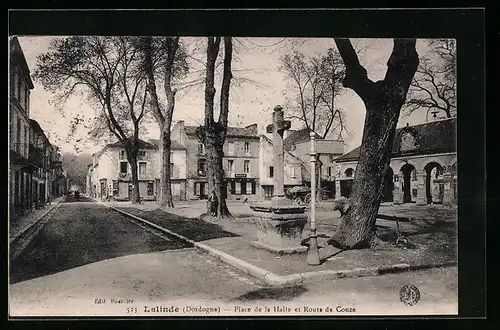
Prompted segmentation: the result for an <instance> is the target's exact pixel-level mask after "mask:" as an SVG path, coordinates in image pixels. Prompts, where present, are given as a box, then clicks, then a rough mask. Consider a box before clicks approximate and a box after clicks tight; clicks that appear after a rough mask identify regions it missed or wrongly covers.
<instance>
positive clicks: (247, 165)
mask: <svg viewBox="0 0 500 330" xmlns="http://www.w3.org/2000/svg"><path fill="white" fill-rule="evenodd" d="M243 173H250V161H249V160H245V161H244V162H243Z"/></svg>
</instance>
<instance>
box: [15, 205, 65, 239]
mask: <svg viewBox="0 0 500 330" xmlns="http://www.w3.org/2000/svg"><path fill="white" fill-rule="evenodd" d="M62 200H63V199H60V200H59V201H58V202H57V203H54V204H51V205H50V208H49V209H47V210H45V212H43V213H41V214H40V216H39V217H38V218H37V219H36V220H34V221H32V222H31V223H29V224H27V225H26V226H25V227H24V228H23V229H21V230H20V231H18V232H17V233H15V234H14V235H12V236H10V237H9V242H10V243H13V242H15V241H16V240H17V239H18V238H19V237H21V236H22V235H23V234H24V233H25V232H27V231H28V230H29V229H30V228H31V227H33V226H34V225H35V224H37V223H38V222H39V221H40V219H42V218H43V217H44V216H46V215H47V214H49V213H50V212H51V211H52V210H54V209H55V208H56V207H57V205H59V204H60V203H61V202H62Z"/></svg>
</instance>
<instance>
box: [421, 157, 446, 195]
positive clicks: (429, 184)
mask: <svg viewBox="0 0 500 330" xmlns="http://www.w3.org/2000/svg"><path fill="white" fill-rule="evenodd" d="M424 169H425V174H426V175H425V195H426V198H427V204H435V203H442V200H443V193H444V189H443V185H442V184H439V183H435V182H434V180H435V179H438V178H440V177H441V176H442V174H443V167H442V166H441V165H440V164H439V163H436V162H432V163H429V164H427V165H425V168H424Z"/></svg>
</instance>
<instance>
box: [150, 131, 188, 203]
mask: <svg viewBox="0 0 500 330" xmlns="http://www.w3.org/2000/svg"><path fill="white" fill-rule="evenodd" d="M149 143H152V144H154V145H156V146H157V148H158V152H155V153H154V157H155V165H156V166H155V169H154V171H155V178H156V179H155V181H156V197H157V198H159V197H160V195H161V186H160V178H161V167H162V164H163V162H162V158H163V150H162V149H161V145H160V140H149ZM170 189H171V192H172V199H174V200H186V148H184V147H183V146H181V145H180V144H179V143H177V142H176V141H170Z"/></svg>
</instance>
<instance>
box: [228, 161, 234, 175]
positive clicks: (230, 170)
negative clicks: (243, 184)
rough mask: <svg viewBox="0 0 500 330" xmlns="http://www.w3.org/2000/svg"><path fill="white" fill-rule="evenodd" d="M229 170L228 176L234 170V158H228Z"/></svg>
mask: <svg viewBox="0 0 500 330" xmlns="http://www.w3.org/2000/svg"><path fill="white" fill-rule="evenodd" d="M227 171H228V174H229V175H228V176H231V175H232V173H233V171H234V160H232V159H228V160H227Z"/></svg>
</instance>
